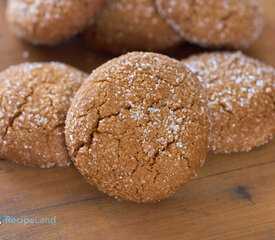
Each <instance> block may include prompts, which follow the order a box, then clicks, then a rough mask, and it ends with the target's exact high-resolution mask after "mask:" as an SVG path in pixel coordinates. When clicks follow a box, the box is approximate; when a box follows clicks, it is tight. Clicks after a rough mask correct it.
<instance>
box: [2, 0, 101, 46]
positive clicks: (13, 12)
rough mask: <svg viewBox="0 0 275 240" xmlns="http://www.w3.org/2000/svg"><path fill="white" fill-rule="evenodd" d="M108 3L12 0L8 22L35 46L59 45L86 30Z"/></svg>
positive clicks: (98, 0)
mask: <svg viewBox="0 0 275 240" xmlns="http://www.w3.org/2000/svg"><path fill="white" fill-rule="evenodd" d="M104 3H105V0H77V1H75V0H50V1H40V0H9V1H8V4H7V9H6V19H7V22H8V23H9V25H10V28H11V30H12V32H13V33H14V34H15V35H16V36H17V37H19V38H21V39H24V40H26V41H28V42H31V43H33V44H44V45H56V44H58V43H60V42H62V41H63V40H64V39H66V38H69V37H71V36H72V35H74V34H76V33H78V32H79V31H81V30H83V29H84V28H85V27H86V26H87V25H88V24H89V22H90V21H91V20H92V19H93V18H94V17H95V15H96V14H97V13H98V12H99V11H100V10H101V9H102V8H103V5H104Z"/></svg>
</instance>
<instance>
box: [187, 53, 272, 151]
mask: <svg viewBox="0 0 275 240" xmlns="http://www.w3.org/2000/svg"><path fill="white" fill-rule="evenodd" d="M183 62H184V64H185V65H186V66H187V67H188V68H190V69H191V70H192V71H193V72H194V73H196V74H197V76H198V78H199V80H200V81H201V82H203V83H204V84H205V86H206V90H207V93H208V99H209V106H210V122H211V130H210V138H209V148H210V149H211V150H212V151H214V152H225V153H230V152H239V151H248V150H250V149H251V148H253V147H255V146H258V145H261V144H264V143H266V142H267V141H268V140H269V139H270V138H271V137H272V133H274V132H275V102H274V99H275V70H274V68H272V67H270V66H267V65H266V64H264V63H262V62H260V61H258V60H254V59H252V58H250V57H247V56H245V55H243V54H242V53H241V52H236V53H229V52H216V53H205V54H200V55H195V56H192V57H190V58H188V59H185V60H184V61H183Z"/></svg>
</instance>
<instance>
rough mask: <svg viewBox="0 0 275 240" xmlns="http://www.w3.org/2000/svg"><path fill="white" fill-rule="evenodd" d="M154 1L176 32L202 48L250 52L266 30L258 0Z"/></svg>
mask: <svg viewBox="0 0 275 240" xmlns="http://www.w3.org/2000/svg"><path fill="white" fill-rule="evenodd" d="M154 1H155V2H156V5H157V9H158V11H159V13H160V15H161V16H162V17H163V18H164V19H165V20H166V21H167V23H169V24H170V25H171V26H172V27H173V28H174V30H175V31H177V32H178V33H179V34H181V36H183V37H184V38H185V39H186V40H189V41H191V42H194V43H197V44H199V45H202V46H207V47H229V48H246V47H248V46H249V45H250V44H251V43H253V42H254V41H255V40H256V39H257V38H258V36H259V35H260V33H261V31H262V29H263V26H264V20H263V15H262V11H261V9H260V7H259V4H258V2H257V0H247V1H240V0H208V1H193V0H154Z"/></svg>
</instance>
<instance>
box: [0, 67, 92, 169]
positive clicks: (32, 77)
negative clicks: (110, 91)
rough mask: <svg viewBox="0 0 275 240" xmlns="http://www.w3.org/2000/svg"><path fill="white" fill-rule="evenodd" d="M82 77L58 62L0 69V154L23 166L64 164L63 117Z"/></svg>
mask: <svg viewBox="0 0 275 240" xmlns="http://www.w3.org/2000/svg"><path fill="white" fill-rule="evenodd" d="M86 76H87V75H86V74H84V73H83V72H81V71H79V70H77V69H75V68H72V67H69V66H67V65H64V64H61V63H56V62H52V63H25V64H20V65H17V66H12V67H10V68H8V69H7V70H5V71H3V72H1V73H0V82H1V84H0V100H1V105H0V158H4V159H9V160H12V161H15V162H17V163H22V164H24V165H27V166H39V167H51V166H63V165H68V164H69V163H70V158H69V156H68V153H67V150H66V146H65V138H64V125H65V117H66V113H67V110H68V108H69V105H70V103H71V100H72V97H73V96H74V94H75V93H76V91H77V90H78V88H79V87H80V85H81V83H82V82H83V80H84V78H85V77H86Z"/></svg>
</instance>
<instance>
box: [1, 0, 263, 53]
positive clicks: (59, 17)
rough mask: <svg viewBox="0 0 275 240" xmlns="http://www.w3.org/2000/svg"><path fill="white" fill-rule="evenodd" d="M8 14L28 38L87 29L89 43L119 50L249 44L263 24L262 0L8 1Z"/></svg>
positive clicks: (37, 40)
mask: <svg viewBox="0 0 275 240" xmlns="http://www.w3.org/2000/svg"><path fill="white" fill-rule="evenodd" d="M6 18H7V22H8V23H9V25H10V28H11V30H12V32H13V33H14V34H15V35H16V36H18V37H19V38H21V39H24V40H26V41H28V42H31V43H34V44H44V45H56V44H59V43H60V42H62V41H63V40H65V39H67V38H69V37H71V36H73V35H75V34H77V33H79V32H83V31H84V32H83V34H82V38H83V39H84V41H85V42H86V43H87V44H88V45H90V46H91V47H93V48H95V49H99V50H103V51H106V52H111V53H114V54H120V53H124V52H128V51H136V50H138V51H154V52H159V51H164V50H166V49H168V48H171V47H175V46H177V45H179V44H181V43H183V42H184V41H189V42H192V43H196V44H198V45H200V46H205V47H214V48H221V47H226V48H234V49H236V48H237V49H239V48H246V47H248V46H249V45H251V44H252V43H253V42H254V41H255V40H256V39H257V38H258V36H259V35H260V33H261V31H262V29H263V25H264V21H263V16H262V12H261V9H260V7H259V4H258V2H257V0H246V1H239V0H207V1H193V0H130V1H129V0H107V1H105V0H77V1H73V0H51V1H34V0H9V1H8V5H7V10H6Z"/></svg>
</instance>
